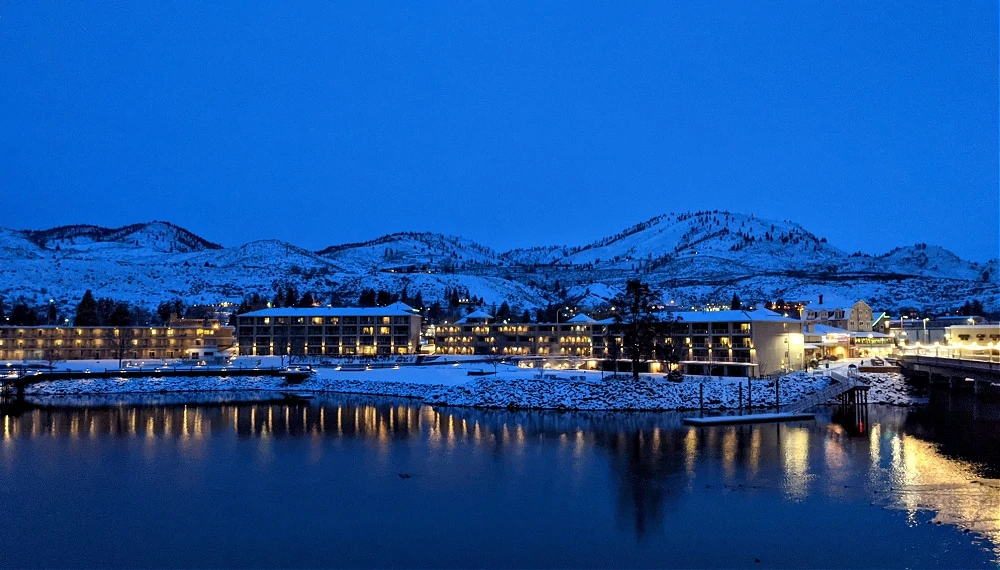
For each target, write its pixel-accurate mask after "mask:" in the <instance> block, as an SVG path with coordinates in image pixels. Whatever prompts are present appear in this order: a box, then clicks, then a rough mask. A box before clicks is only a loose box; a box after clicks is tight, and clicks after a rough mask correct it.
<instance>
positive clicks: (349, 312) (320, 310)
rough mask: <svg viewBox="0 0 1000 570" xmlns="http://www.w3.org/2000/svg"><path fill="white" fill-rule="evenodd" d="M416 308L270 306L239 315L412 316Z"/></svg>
mask: <svg viewBox="0 0 1000 570" xmlns="http://www.w3.org/2000/svg"><path fill="white" fill-rule="evenodd" d="M414 314H416V310H415V309H414V308H413V307H411V306H409V305H407V304H405V303H393V304H391V305H388V306H386V307H272V308H270V309H260V310H259V311H250V312H249V313H243V314H242V315H238V316H240V317H404V316H405V317H412V316H413V315H414Z"/></svg>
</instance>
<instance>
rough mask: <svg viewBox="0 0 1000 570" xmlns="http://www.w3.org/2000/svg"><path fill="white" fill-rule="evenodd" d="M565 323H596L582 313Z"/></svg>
mask: <svg viewBox="0 0 1000 570" xmlns="http://www.w3.org/2000/svg"><path fill="white" fill-rule="evenodd" d="M566 322H567V323H595V322H597V321H595V320H594V319H592V318H590V317H588V316H587V315H585V314H583V313H580V314H579V315H577V316H575V317H573V318H572V319H569V320H568V321H566Z"/></svg>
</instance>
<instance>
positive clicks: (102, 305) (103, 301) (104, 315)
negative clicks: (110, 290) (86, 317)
mask: <svg viewBox="0 0 1000 570" xmlns="http://www.w3.org/2000/svg"><path fill="white" fill-rule="evenodd" d="M115 305H116V303H115V300H114V299H111V298H109V297H101V298H100V299H98V300H97V324H98V326H102V327H106V326H108V325H109V324H111V314H112V313H114V312H115Z"/></svg>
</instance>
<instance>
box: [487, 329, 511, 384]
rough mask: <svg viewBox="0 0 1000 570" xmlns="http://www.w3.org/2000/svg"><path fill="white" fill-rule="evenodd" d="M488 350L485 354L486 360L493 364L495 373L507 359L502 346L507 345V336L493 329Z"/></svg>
mask: <svg viewBox="0 0 1000 570" xmlns="http://www.w3.org/2000/svg"><path fill="white" fill-rule="evenodd" d="M490 339H491V340H490V351H489V353H488V354H487V355H486V362H487V363H488V364H491V365H493V374H496V373H497V368H498V367H499V366H500V365H501V364H502V363H503V362H504V361H505V360H507V355H506V354H504V348H506V347H507V336H506V335H505V334H504V333H501V332H500V331H499V330H494V332H493V334H492V335H491V336H490Z"/></svg>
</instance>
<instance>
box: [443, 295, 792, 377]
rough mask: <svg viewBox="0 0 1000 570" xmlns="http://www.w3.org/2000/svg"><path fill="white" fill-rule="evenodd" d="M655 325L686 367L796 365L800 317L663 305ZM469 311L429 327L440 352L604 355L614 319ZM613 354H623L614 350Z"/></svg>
mask: <svg viewBox="0 0 1000 570" xmlns="http://www.w3.org/2000/svg"><path fill="white" fill-rule="evenodd" d="M664 316H665V319H664V321H663V324H661V325H660V326H661V327H662V328H663V334H664V335H666V336H669V337H670V338H671V339H672V340H671V342H672V343H673V344H674V346H675V347H676V348H677V350H678V351H679V352H680V356H681V361H680V364H681V367H682V369H683V371H684V372H685V373H687V374H710V375H713V376H760V375H763V374H768V373H771V372H775V371H778V370H797V369H800V368H802V367H803V362H804V356H803V337H802V325H801V322H800V321H798V320H796V319H791V318H786V317H782V316H781V315H779V314H777V313H774V312H772V311H767V310H759V311H738V310H737V311H732V310H726V311H670V312H669V313H665V314H664ZM490 319H491V317H490V315H488V314H486V313H484V312H481V311H476V312H474V313H471V314H469V315H466V316H465V317H464V318H462V319H460V320H459V321H457V322H455V323H454V324H447V323H445V324H442V325H439V326H437V327H435V329H434V342H435V346H436V352H437V353H440V354H479V355H486V354H505V355H512V356H549V357H556V356H563V357H582V358H608V356H609V351H608V350H607V347H608V342H620V337H621V332H620V329H621V327H620V325H616V324H614V322H613V321H612V320H610V319H608V320H603V321H595V320H594V319H591V318H590V317H588V316H586V315H583V314H580V315H577V316H575V317H573V318H572V319H569V320H568V321H566V322H565V323H503V322H500V323H497V322H493V323H491V322H490ZM619 354H620V356H619V358H622V359H624V358H625V355H624V354H621V353H619Z"/></svg>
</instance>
